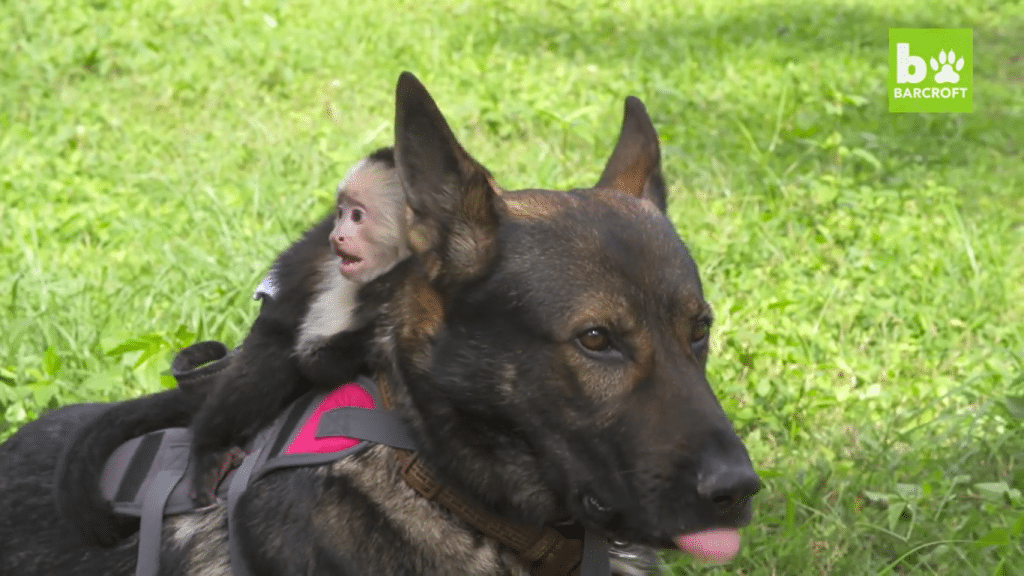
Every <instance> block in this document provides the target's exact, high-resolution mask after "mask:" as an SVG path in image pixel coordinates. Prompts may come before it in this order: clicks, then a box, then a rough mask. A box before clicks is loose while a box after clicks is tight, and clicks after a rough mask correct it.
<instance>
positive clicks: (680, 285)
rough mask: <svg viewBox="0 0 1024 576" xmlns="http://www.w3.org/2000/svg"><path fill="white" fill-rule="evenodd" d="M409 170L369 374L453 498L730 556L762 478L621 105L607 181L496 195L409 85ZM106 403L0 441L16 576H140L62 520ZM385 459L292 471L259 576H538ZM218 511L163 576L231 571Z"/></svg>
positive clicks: (248, 552)
mask: <svg viewBox="0 0 1024 576" xmlns="http://www.w3.org/2000/svg"><path fill="white" fill-rule="evenodd" d="M395 156H396V166H397V169H398V171H399V174H400V178H401V182H402V185H403V187H404V188H405V192H406V194H407V200H408V203H409V206H410V210H411V216H412V218H411V226H410V245H411V247H412V251H413V253H412V256H410V257H409V258H407V259H405V260H404V261H402V262H400V263H399V264H398V265H397V266H396V267H395V268H393V269H392V270H391V271H390V272H388V273H386V274H384V275H383V276H381V277H380V278H378V279H376V280H374V281H373V282H371V283H369V284H367V285H366V286H365V287H364V288H363V289H362V291H361V293H360V301H361V302H363V303H364V305H365V306H372V307H374V308H373V309H375V310H379V316H378V318H377V319H376V320H375V332H374V338H373V341H372V343H371V345H370V348H371V358H370V365H371V367H372V369H373V371H374V374H373V377H374V378H375V379H376V381H377V382H378V384H379V386H380V387H382V388H383V387H386V388H387V390H389V391H390V396H391V397H392V403H393V410H394V411H395V413H396V414H397V415H398V416H399V417H400V418H401V419H402V420H404V421H405V423H406V424H407V425H408V426H409V428H410V429H411V430H412V431H413V432H414V434H415V436H416V438H417V442H418V444H419V446H420V448H419V451H418V456H419V458H420V460H421V461H422V462H423V463H424V464H425V465H426V466H427V467H428V468H429V469H430V470H431V471H432V472H433V474H434V475H435V477H436V478H437V479H438V480H440V481H441V482H442V483H443V484H445V485H446V486H448V487H450V488H452V489H454V490H457V491H458V492H461V493H462V494H464V495H466V497H467V498H469V499H471V500H473V501H474V502H475V503H477V504H478V505H479V506H480V507H481V508H483V509H486V510H488V511H490V512H493V513H496V514H498V515H500V516H502V517H504V518H507V519H509V520H511V521H515V522H519V523H524V524H530V525H534V526H541V525H551V524H554V523H556V522H557V521H559V520H560V519H564V518H565V517H566V516H567V515H568V516H571V517H572V518H573V519H574V520H575V521H577V522H579V523H580V524H582V525H583V526H584V527H585V528H586V529H587V530H589V531H594V532H596V533H597V534H600V535H602V536H605V537H607V538H609V539H611V540H616V541H625V542H632V543H637V544H641V545H646V546H651V547H657V548H679V549H683V550H684V551H687V552H690V553H693V554H695V555H697V556H700V557H703V558H711V559H727V558H729V557H731V556H732V555H733V554H735V553H736V549H737V547H738V545H739V537H738V532H737V528H739V527H741V526H743V525H744V524H746V523H747V522H749V520H750V516H751V503H750V500H751V496H752V495H753V494H754V493H755V492H757V490H758V489H759V487H760V480H759V479H758V477H757V475H756V474H755V473H754V470H753V468H752V467H751V463H750V459H749V457H748V455H747V452H746V449H745V447H744V446H743V444H742V442H741V441H740V440H739V438H738V437H737V436H736V434H735V432H734V430H733V428H732V426H731V424H730V422H729V420H728V419H727V417H726V415H725V414H724V412H723V411H722V409H721V407H720V405H719V403H718V401H717V399H716V398H715V395H714V393H713V392H712V390H711V387H710V386H709V384H708V381H707V378H706V375H705V364H706V361H707V355H708V338H709V329H710V326H711V309H710V307H709V306H708V303H707V302H706V301H705V300H704V297H703V295H702V290H701V283H700V279H699V276H698V273H697V267H696V265H695V264H694V262H693V259H692V258H691V257H690V254H689V252H688V251H687V248H686V247H685V245H684V244H683V242H682V241H681V240H680V238H679V236H678V235H677V233H676V231H675V230H674V228H673V226H672V224H671V223H670V222H669V220H668V219H667V218H666V217H665V204H666V198H665V185H664V181H663V179H662V176H661V170H660V153H659V147H658V138H657V135H656V133H655V131H654V128H653V126H652V124H651V121H650V118H649V117H648V115H647V112H646V110H645V108H644V106H643V104H642V103H641V102H640V101H639V100H637V99H636V98H632V97H631V98H629V99H627V100H626V105H625V119H624V121H623V125H622V130H621V133H620V135H619V140H618V143H617V144H616V146H615V149H614V151H613V153H612V155H611V158H610V159H609V160H608V162H607V165H606V166H605V168H604V171H603V173H602V174H601V177H600V179H599V180H598V182H597V184H596V185H595V186H594V187H592V188H586V189H575V190H569V191H551V190H539V189H529V190H518V191H503V190H501V189H500V188H499V186H498V184H497V183H496V181H495V179H494V178H493V177H492V176H491V174H490V173H489V172H488V171H487V170H486V169H485V168H484V167H483V166H481V165H480V164H479V163H478V162H476V161H475V160H474V159H473V158H472V157H471V156H470V155H469V154H468V153H467V152H466V151H465V150H464V149H463V148H462V146H461V145H460V144H459V143H458V141H457V140H456V139H455V137H454V135H453V134H452V132H451V130H450V129H449V127H448V124H447V123H446V121H445V120H444V118H443V116H442V115H441V113H440V112H439V110H438V109H437V106H436V105H435V103H434V101H433V100H432V99H431V97H430V95H429V94H428V93H427V91H426V89H425V88H424V87H423V86H422V85H421V84H420V83H419V81H418V80H416V79H415V77H413V76H412V75H411V74H409V73H404V74H403V75H402V76H401V77H400V78H399V82H398V87H397V97H396V119H395ZM102 408H103V407H102V406H101V405H78V406H69V407H65V408H61V409H58V410H55V411H53V412H50V413H48V414H46V415H44V416H42V417H41V418H39V419H38V420H37V421H35V422H32V423H30V424H28V425H26V426H24V427H23V428H22V429H21V430H19V431H18V432H17V433H16V434H15V435H14V436H12V437H11V438H10V439H9V440H8V441H7V442H5V443H4V444H3V445H2V446H0V574H4V575H5V576H30V575H51V574H53V575H65V574H96V575H100V574H102V575H114V576H117V575H128V574H132V573H133V572H134V564H135V558H136V548H137V541H136V539H135V537H130V538H128V539H126V540H124V541H122V542H121V543H120V544H118V545H116V546H114V547H112V548H99V547H91V546H85V545H79V544H76V543H75V539H74V535H73V533H72V531H71V529H70V528H69V527H68V526H66V525H64V524H62V523H61V522H58V521H56V520H55V518H56V516H55V513H54V502H53V495H52V493H51V490H52V486H53V476H54V469H55V466H56V464H55V463H56V462H57V460H58V456H59V454H60V453H61V448H62V444H63V443H64V442H65V440H66V439H67V438H68V437H70V436H71V435H73V434H74V431H75V430H76V428H78V427H80V426H81V425H82V424H83V423H84V422H87V421H88V420H89V419H90V418H92V417H93V416H94V415H95V414H97V413H98V412H99V411H100V410H102ZM392 450H393V449H392V448H389V447H386V446H382V445H376V446H373V447H372V448H369V449H367V450H365V451H363V452H360V453H359V454H357V455H355V456H351V457H349V458H346V459H343V460H339V461H337V462H335V463H333V464H329V465H323V466H317V467H306V468H292V469H285V470H278V471H276V472H274V473H272V474H268V475H266V476H264V477H262V478H260V479H259V480H257V481H256V482H254V483H253V484H252V485H251V486H250V487H249V489H248V490H247V491H246V493H245V494H244V495H243V496H242V498H241V500H240V501H239V503H238V508H237V510H236V513H237V518H238V519H239V520H238V525H237V526H236V530H237V531H236V532H235V533H234V534H237V537H238V538H239V543H240V545H241V549H242V551H243V554H244V556H245V557H246V558H247V560H248V564H249V565H250V566H251V567H252V568H253V571H254V572H255V573H257V574H260V575H275V576H276V575H292V574H314V575H327V574H332V575H380V574H388V575H392V574H402V575H414V574H415V575H426V576H434V575H436V576H442V575H443V576H449V575H452V574H466V575H481V576H483V575H489V576H496V575H526V574H528V570H529V568H528V567H527V566H525V565H524V564H523V562H522V561H521V560H519V559H518V557H516V556H514V555H513V554H511V553H510V552H509V551H508V550H507V549H505V548H503V547H502V546H501V545H499V544H498V543H497V542H495V541H492V540H490V539H489V538H487V537H484V536H483V535H481V534H480V533H479V532H476V531H474V530H473V529H471V528H470V527H469V526H468V525H467V524H466V523H464V522H463V521H462V520H460V519H459V518H458V517H456V516H455V515H453V514H452V513H451V512H449V511H448V510H447V509H445V508H443V507H441V506H439V505H438V504H437V503H435V502H433V501H430V500H427V499H425V498H423V497H421V496H419V495H418V494H417V493H416V492H414V491H413V490H412V488H410V487H409V485H408V484H406V483H405V482H404V481H403V478H402V477H401V476H400V473H399V469H398V468H399V467H398V464H397V462H396V459H395V458H394V457H393V454H392V453H391V451H392ZM226 524H227V521H226V513H225V508H224V506H223V505H222V504H215V505H213V506H210V507H206V508H203V509H201V510H199V511H196V512H194V513H190V514H183V515H179V516H173V517H170V518H168V519H166V520H165V524H164V529H163V537H164V542H163V548H162V556H161V564H160V573H161V574H162V575H196V576H198V575H204V576H209V575H225V576H228V575H230V574H231V571H230V566H229V552H228V546H227V542H226V540H227V526H226Z"/></svg>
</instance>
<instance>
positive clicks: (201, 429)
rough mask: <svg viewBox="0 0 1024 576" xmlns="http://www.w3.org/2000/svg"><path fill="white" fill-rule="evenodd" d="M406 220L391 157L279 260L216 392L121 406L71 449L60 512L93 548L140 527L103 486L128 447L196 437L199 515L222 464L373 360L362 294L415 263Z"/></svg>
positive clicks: (364, 175) (385, 153) (355, 181)
mask: <svg viewBox="0 0 1024 576" xmlns="http://www.w3.org/2000/svg"><path fill="white" fill-rule="evenodd" d="M408 217H409V216H408V209H407V207H406V203H405V196H404V192H403V190H402V186H401V183H400V182H399V180H398V176H397V173H396V172H395V160H394V151H393V150H392V149H391V148H382V149H380V150H377V151H376V152H374V153H372V154H370V155H369V156H367V157H366V158H364V159H363V160H361V161H360V162H358V163H357V164H356V165H355V166H353V167H352V168H351V169H350V170H349V172H348V174H347V175H346V176H345V178H344V179H343V180H342V182H341V184H339V186H338V189H337V193H336V207H335V210H334V211H333V212H332V213H331V214H328V215H327V216H326V217H324V218H323V219H322V220H321V221H320V222H319V223H318V224H316V225H315V226H313V227H312V228H311V229H309V230H308V231H306V233H305V234H303V236H302V238H300V239H299V240H298V241H297V242H295V244H293V245H292V246H291V247H289V248H288V249H287V250H285V251H284V252H282V253H281V254H280V256H278V258H277V260H276V261H275V262H274V264H273V266H272V267H271V269H270V273H269V274H268V275H267V277H266V278H265V279H264V280H263V282H262V283H261V284H260V286H259V287H258V288H257V290H256V295H255V297H257V298H261V299H262V301H263V303H262V306H261V309H260V313H259V315H258V316H257V318H256V320H255V322H254V323H253V325H252V327H251V328H250V330H249V334H248V335H247V336H246V338H245V340H243V342H242V344H241V346H240V347H239V348H238V350H237V351H236V352H235V353H234V354H233V355H232V356H231V357H230V358H229V360H228V364H227V366H226V367H225V368H224V369H222V370H220V371H219V372H218V373H217V374H216V376H215V377H212V378H211V379H210V380H211V381H210V382H209V383H206V384H204V385H203V386H201V387H199V388H201V389H199V388H197V387H196V386H194V385H193V386H190V389H189V390H187V391H185V390H181V389H175V390H168V391H165V392H161V393H159V394H156V395H152V396H144V397H141V398H136V399H132V400H128V401H125V402H122V403H118V404H113V405H111V406H110V408H108V409H107V410H105V411H104V412H103V413H101V414H100V415H99V416H98V417H97V418H96V419H95V420H93V421H91V422H89V423H88V424H87V425H86V426H85V427H84V428H83V429H82V430H80V431H79V432H78V433H77V434H76V436H75V437H74V438H73V439H72V440H71V443H70V445H69V447H68V449H67V450H66V451H65V454H66V457H65V459H64V460H63V461H62V462H61V466H60V468H59V470H58V472H57V477H56V479H55V480H56V490H55V493H56V497H57V501H58V502H57V507H58V510H59V512H60V515H61V516H63V517H64V519H65V520H66V521H68V522H70V523H71V524H72V525H73V526H75V528H76V529H77V531H78V532H79V534H80V535H81V536H82V539H83V540H84V541H85V542H86V543H91V544H97V545H101V546H112V545H114V544H116V543H117V542H118V541H119V540H121V539H123V538H124V537H127V536H128V535H130V534H131V533H132V532H134V530H136V529H137V527H138V520H137V519H127V518H124V517H121V516H118V515H116V514H115V513H114V511H113V508H112V506H111V504H110V503H109V502H107V501H106V500H105V499H104V497H103V495H102V492H101V491H100V487H99V485H98V481H99V475H100V471H101V470H102V469H103V465H104V463H105V462H106V460H107V458H108V457H109V456H110V454H111V453H112V452H113V451H114V450H115V449H116V448H117V447H118V446H120V445H121V444H122V443H123V442H125V441H127V440H130V439H131V438H134V437H136V436H140V435H142V434H145V433H147V432H152V431H154V430H159V429H162V428H168V427H174V426H187V425H190V426H191V429H192V433H193V442H192V452H193V455H194V457H195V458H196V465H195V466H194V467H193V469H194V471H195V476H194V484H193V486H194V488H195V490H196V494H195V501H196V504H197V505H200V506H202V505H206V504H210V503H212V502H213V501H214V500H215V496H214V493H215V491H216V488H217V485H218V483H219V482H220V481H221V479H222V476H223V474H224V472H226V470H224V469H223V468H224V466H223V464H224V461H225V459H226V458H228V457H230V455H231V453H232V452H233V449H235V448H236V447H238V446H242V445H244V444H245V443H246V441H248V440H249V439H251V438H252V437H253V435H254V434H255V433H256V432H258V431H259V430H260V429H261V428H263V427H264V426H266V425H268V424H270V423H271V422H272V421H273V420H274V418H275V417H276V416H277V415H278V414H279V413H280V411H281V409H282V408H284V407H285V406H286V405H287V404H288V403H289V402H291V401H292V400H294V399H295V398H297V397H299V396H301V395H302V394H304V393H305V392H307V391H309V390H311V389H321V388H330V387H333V386H336V385H338V384H342V383H344V382H347V381H350V380H352V379H353V378H355V377H356V376H357V375H358V374H359V372H360V370H362V368H363V364H364V362H365V360H366V358H365V357H366V344H367V342H368V339H369V338H370V337H371V334H372V326H370V324H369V323H370V320H371V318H372V317H373V315H374V314H375V311H374V310H366V311H360V309H359V306H358V298H357V296H358V291H359V288H360V287H361V286H362V285H363V284H365V283H367V282H369V281H370V280H373V279H374V278H376V277H377V276H379V275H381V274H383V273H384V272H386V271H387V270H389V269H391V268H392V267H393V266H394V265H395V264H396V263H397V262H398V261H400V260H401V259H403V258H405V257H406V256H407V255H408V254H409V249H408V246H407V226H408Z"/></svg>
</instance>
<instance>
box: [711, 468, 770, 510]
mask: <svg viewBox="0 0 1024 576" xmlns="http://www.w3.org/2000/svg"><path fill="white" fill-rule="evenodd" d="M759 490H761V478H760V477H758V475H757V473H756V472H754V470H753V468H751V467H750V466H743V465H732V466H729V465H719V466H716V467H714V468H713V469H712V470H710V471H709V472H708V473H706V474H705V473H702V474H701V475H700V478H699V479H698V482H697V493H698V494H699V495H700V496H701V498H703V499H705V500H707V501H709V502H710V503H711V504H712V505H713V506H714V508H715V509H717V510H718V511H719V512H720V513H726V512H729V511H731V510H734V509H735V508H736V507H737V506H742V505H743V504H746V503H747V502H748V501H749V500H750V497H751V496H753V495H754V494H757V492H758V491H759Z"/></svg>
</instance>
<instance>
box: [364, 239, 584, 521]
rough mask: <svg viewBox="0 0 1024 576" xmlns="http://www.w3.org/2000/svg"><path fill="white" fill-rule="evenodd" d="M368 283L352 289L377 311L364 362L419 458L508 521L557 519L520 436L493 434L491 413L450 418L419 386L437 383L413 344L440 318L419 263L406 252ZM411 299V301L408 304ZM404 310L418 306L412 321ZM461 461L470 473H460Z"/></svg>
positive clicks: (446, 403) (554, 503) (448, 406)
mask: <svg viewBox="0 0 1024 576" xmlns="http://www.w3.org/2000/svg"><path fill="white" fill-rule="evenodd" d="M372 284H374V285H375V286H374V287H373V288H371V289H370V291H364V292H363V293H362V294H361V295H360V297H361V299H365V301H366V303H367V304H369V305H371V306H372V305H375V304H376V305H377V306H379V309H381V310H382V315H381V317H379V318H378V322H377V324H376V326H377V330H376V337H375V338H374V342H373V344H372V345H371V351H370V364H371V367H372V368H373V369H374V371H375V380H376V382H377V385H378V387H379V388H380V389H381V390H386V392H385V393H386V394H387V395H388V397H389V401H390V402H391V403H392V404H393V406H391V407H390V408H392V409H394V410H395V411H396V413H397V414H398V415H399V416H400V417H401V418H402V419H403V420H405V422H406V423H407V424H409V426H410V427H411V428H412V429H413V432H414V433H415V435H416V438H417V440H418V441H419V442H420V450H418V454H419V456H420V458H421V460H422V461H423V462H424V463H425V464H426V465H427V466H428V467H429V468H430V469H431V470H432V472H433V473H434V474H435V475H436V477H437V479H438V480H439V481H441V482H442V483H443V484H445V485H446V486H449V487H451V488H453V489H454V490H456V491H458V492H460V493H462V494H463V495H464V496H466V497H467V498H468V499H469V500H471V501H474V502H475V503H476V504H477V505H480V506H482V507H483V508H484V509H486V510H488V511H490V512H492V513H495V514H498V515H500V516H503V517H505V518H507V519H509V520H511V521H514V522H521V523H526V524H532V525H542V524H550V523H553V522H558V521H562V520H564V519H565V512H564V510H565V506H564V503H562V502H559V501H558V500H557V498H556V496H555V494H554V492H553V491H552V490H551V489H550V488H549V487H548V485H547V483H545V482H544V481H543V478H542V473H541V470H540V468H539V466H538V465H537V461H536V459H535V458H534V457H532V456H531V454H532V453H533V451H532V450H531V449H530V447H529V446H528V445H527V444H526V441H525V440H522V439H517V438H516V437H515V436H514V435H513V434H512V433H511V432H510V433H508V434H497V433H495V432H494V429H495V428H498V429H500V426H496V423H495V422H494V420H493V419H488V420H487V421H486V422H479V423H480V424H481V425H480V426H474V425H473V422H474V421H473V420H472V419H467V418H465V417H464V415H463V416H462V417H459V418H455V417H453V415H455V414H456V413H457V412H458V411H459V409H458V407H457V406H456V404H455V403H454V402H453V401H452V400H451V399H449V398H447V397H446V396H445V395H444V394H438V393H434V394H429V393H427V392H426V391H428V390H431V389H433V390H437V389H438V388H439V385H438V383H437V382H436V380H435V377H434V376H433V374H432V372H431V367H432V363H433V358H432V357H431V354H429V353H427V354H424V353H423V346H422V344H421V343H420V344H416V342H422V341H423V340H433V335H434V334H435V333H436V331H437V330H439V329H440V325H441V324H442V323H443V318H444V312H443V310H442V309H443V308H444V307H445V304H444V303H442V298H441V296H440V294H438V293H437V292H436V291H433V290H432V289H430V288H429V280H427V278H426V275H425V274H424V270H423V267H422V266H421V265H419V263H417V262H416V259H415V258H409V259H406V260H405V261H403V262H402V263H400V264H399V265H398V266H396V267H395V268H394V269H393V270H392V271H391V272H389V273H387V274H385V275H384V277H382V279H381V280H380V281H375V282H373V283H372ZM413 301H415V302H416V305H414V306H410V304H409V303H410V302H413ZM411 308H412V309H416V311H417V312H419V315H418V317H417V318H413V319H412V320H410V319H409V316H408V314H409V310H410V309H411ZM467 422H468V423H467ZM441 439H443V440H441ZM456 464H457V465H456ZM468 465H471V466H472V473H466V472H465V471H466V470H467V469H469V468H468ZM455 470H459V471H461V472H460V473H455V472H454V471H455Z"/></svg>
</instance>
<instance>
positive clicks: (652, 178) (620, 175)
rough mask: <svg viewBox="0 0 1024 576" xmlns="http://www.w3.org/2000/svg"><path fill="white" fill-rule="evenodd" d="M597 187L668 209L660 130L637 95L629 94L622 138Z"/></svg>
mask: <svg viewBox="0 0 1024 576" xmlns="http://www.w3.org/2000/svg"><path fill="white" fill-rule="evenodd" d="M594 187H595V188H614V189H616V190H620V191H622V192H625V193H626V194H630V195H632V196H636V197H637V198H646V199H648V200H650V201H651V202H653V203H654V205H655V206H657V207H658V209H659V210H661V211H662V212H665V195H666V194H665V179H664V178H663V177H662V175H661V149H660V148H659V146H658V133H657V132H656V131H655V130H654V124H652V123H651V117H650V116H648V115H647V108H645V107H644V103H643V102H641V101H640V99H639V98H637V97H635V96H629V97H627V98H626V105H625V113H624V114H623V118H622V130H621V131H620V132H619V141H618V142H616V144H615V151H613V152H612V157H611V158H609V159H608V163H607V164H606V165H605V167H604V172H602V173H601V179H600V180H598V181H597V185H595V186H594Z"/></svg>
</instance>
